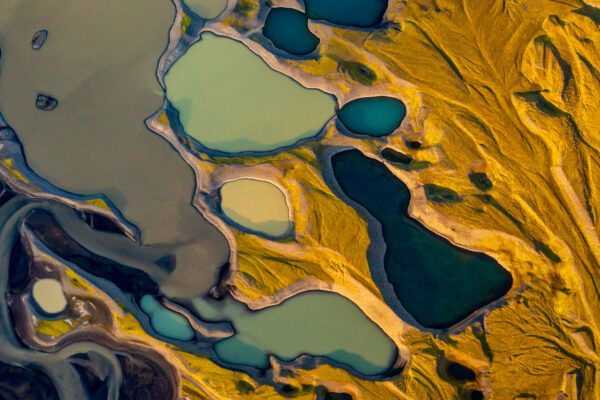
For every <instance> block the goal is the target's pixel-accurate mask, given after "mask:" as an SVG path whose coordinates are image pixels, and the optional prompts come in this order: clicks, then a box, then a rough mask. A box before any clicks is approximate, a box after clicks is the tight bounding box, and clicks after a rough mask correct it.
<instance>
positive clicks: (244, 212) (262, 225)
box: [221, 178, 290, 236]
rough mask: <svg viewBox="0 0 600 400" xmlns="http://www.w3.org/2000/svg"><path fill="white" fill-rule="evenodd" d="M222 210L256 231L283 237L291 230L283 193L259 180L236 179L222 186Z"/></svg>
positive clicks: (234, 219) (268, 183)
mask: <svg viewBox="0 0 600 400" xmlns="http://www.w3.org/2000/svg"><path fill="white" fill-rule="evenodd" d="M221 209H222V210H223V212H224V213H225V215H226V216H227V217H229V218H230V219H231V220H232V221H234V222H236V223H238V224H240V225H242V226H244V227H246V228H248V229H251V230H253V231H258V232H262V233H266V234H267V235H271V236H281V235H283V234H284V233H286V232H287V230H288V229H289V227H290V220H289V209H288V205H287V201H286V198H285V195H284V194H283V192H282V191H281V190H280V189H279V188H278V187H277V186H275V185H274V184H272V183H270V182H267V181H263V180H259V179H248V178H243V179H236V180H233V181H229V182H225V184H224V185H223V186H221Z"/></svg>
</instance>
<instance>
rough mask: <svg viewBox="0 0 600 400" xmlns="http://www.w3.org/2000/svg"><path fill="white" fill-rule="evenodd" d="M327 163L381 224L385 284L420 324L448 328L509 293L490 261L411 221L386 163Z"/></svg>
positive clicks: (350, 159) (348, 159)
mask: <svg viewBox="0 0 600 400" xmlns="http://www.w3.org/2000/svg"><path fill="white" fill-rule="evenodd" d="M331 161H332V166H333V173H334V175H335V178H336V179H337V181H338V183H339V185H340V187H341V189H342V190H343V192H344V193H345V194H346V195H347V196H348V197H349V198H350V199H351V200H353V201H355V202H356V203H358V204H360V205H361V206H362V207H364V208H365V209H366V210H367V211H368V212H369V213H370V214H371V215H372V216H373V217H374V218H375V219H377V220H378V221H379V222H380V223H381V225H382V233H383V239H384V241H385V243H386V245H387V248H386V252H385V257H384V268H385V272H386V274H387V279H388V281H389V282H390V283H391V285H392V286H393V288H394V292H395V293H396V296H397V297H398V299H399V300H400V302H401V303H402V305H403V306H404V308H405V309H406V311H408V313H410V314H411V315H412V316H413V317H414V318H415V320H416V321H417V322H419V323H420V324H421V325H423V326H425V327H428V328H449V327H451V326H452V325H454V324H456V323H458V322H460V321H461V320H463V319H464V318H466V317H468V316H469V315H470V314H471V313H473V312H474V311H476V310H477V309H479V308H481V307H483V306H485V305H487V304H489V303H491V302H492V301H494V300H497V299H499V298H501V297H502V296H504V295H505V294H506V293H507V292H508V290H509V289H510V288H511V286H512V276H511V275H510V273H509V272H508V271H506V270H505V269H504V268H502V266H500V264H498V263H497V262H496V261H495V260H494V259H493V258H491V257H489V256H487V255H485V254H482V253H475V252H471V251H467V250H464V249H461V248H459V247H456V246H454V245H453V244H451V243H450V242H449V241H447V240H446V239H444V238H442V237H440V236H437V235H435V234H433V233H432V232H430V231H428V230H427V229H425V228H424V227H423V226H422V225H421V224H420V223H418V222H417V221H415V220H413V219H412V218H410V217H409V216H408V213H407V210H408V205H409V201H410V192H409V190H408V188H407V187H406V186H405V185H404V183H402V181H400V180H399V179H397V178H396V177H395V176H394V175H393V174H392V173H391V172H390V171H389V170H388V169H387V168H386V167H385V166H384V164H382V163H380V162H379V161H376V160H373V159H371V158H368V157H366V156H364V155H363V154H362V153H360V152H359V151H357V150H349V151H343V152H340V153H337V154H335V155H334V156H333V157H332V159H331Z"/></svg>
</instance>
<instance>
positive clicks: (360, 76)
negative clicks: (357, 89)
mask: <svg viewBox="0 0 600 400" xmlns="http://www.w3.org/2000/svg"><path fill="white" fill-rule="evenodd" d="M338 70H340V71H342V72H344V73H347V74H348V75H350V77H351V78H352V79H354V80H355V81H357V82H359V83H361V84H363V85H365V86H371V85H372V84H373V83H374V82H375V81H376V80H377V74H376V73H375V71H373V70H372V69H371V68H369V67H367V66H366V65H364V64H362V63H359V62H356V61H345V60H341V61H339V62H338Z"/></svg>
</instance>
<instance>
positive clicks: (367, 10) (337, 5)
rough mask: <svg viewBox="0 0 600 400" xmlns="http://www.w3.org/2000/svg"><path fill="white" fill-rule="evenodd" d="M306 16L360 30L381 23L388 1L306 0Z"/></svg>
mask: <svg viewBox="0 0 600 400" xmlns="http://www.w3.org/2000/svg"><path fill="white" fill-rule="evenodd" d="M304 4H305V7H306V15H307V16H308V18H310V19H320V20H325V21H329V22H332V23H334V24H339V25H349V26H355V27H359V28H366V27H369V26H373V25H377V24H379V23H381V21H382V18H383V14H385V11H386V10H387V7H388V1H387V0H304Z"/></svg>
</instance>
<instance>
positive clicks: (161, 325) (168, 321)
mask: <svg viewBox="0 0 600 400" xmlns="http://www.w3.org/2000/svg"><path fill="white" fill-rule="evenodd" d="M140 307H141V308H142V310H143V311H144V312H145V313H146V314H148V316H149V317H150V324H151V325H152V328H154V330H155V331H156V332H157V333H158V334H160V335H162V336H164V337H166V338H169V339H175V340H182V341H190V340H192V339H193V338H194V337H195V336H196V335H195V334H194V330H193V329H192V327H191V325H190V323H189V322H188V320H187V319H186V318H185V317H183V316H182V315H180V314H177V313H176V312H173V311H171V310H169V309H168V308H166V307H165V306H163V305H162V304H161V303H159V302H158V301H157V300H156V299H155V298H154V297H152V296H150V295H145V296H144V297H142V300H141V301H140Z"/></svg>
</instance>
